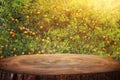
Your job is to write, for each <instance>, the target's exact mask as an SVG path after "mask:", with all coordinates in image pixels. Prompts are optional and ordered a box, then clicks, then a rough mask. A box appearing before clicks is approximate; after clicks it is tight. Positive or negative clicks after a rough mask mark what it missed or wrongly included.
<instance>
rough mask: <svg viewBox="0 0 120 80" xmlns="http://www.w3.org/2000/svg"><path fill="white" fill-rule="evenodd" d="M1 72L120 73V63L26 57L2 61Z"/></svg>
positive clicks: (73, 57)
mask: <svg viewBox="0 0 120 80" xmlns="http://www.w3.org/2000/svg"><path fill="white" fill-rule="evenodd" d="M0 70H6V71H10V72H14V73H23V74H33V75H64V74H88V73H103V72H112V71H120V62H119V61H116V60H113V59H110V58H105V57H99V56H95V55H81V54H42V55H25V56H16V57H9V58H4V59H1V60H0Z"/></svg>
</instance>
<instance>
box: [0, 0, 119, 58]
mask: <svg viewBox="0 0 120 80" xmlns="http://www.w3.org/2000/svg"><path fill="white" fill-rule="evenodd" d="M55 53H77V54H94V55H99V56H107V57H112V58H115V59H117V60H120V0H0V58H4V57H8V56H19V55H30V54H36V55H39V54H55Z"/></svg>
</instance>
